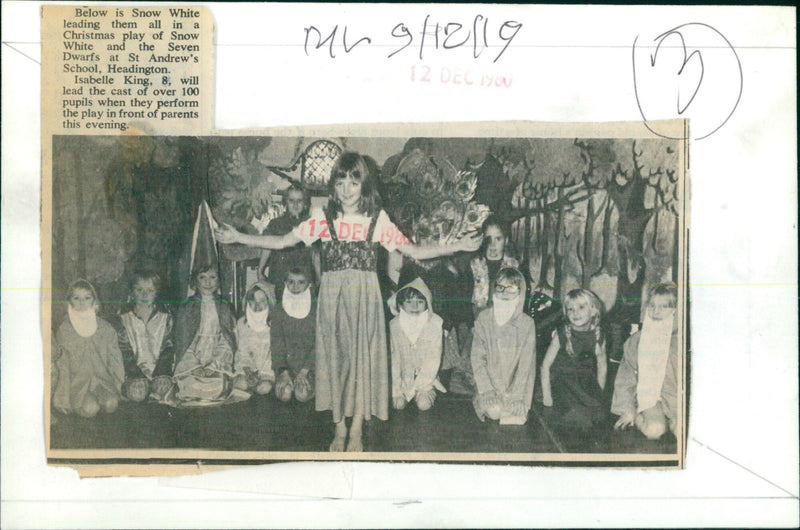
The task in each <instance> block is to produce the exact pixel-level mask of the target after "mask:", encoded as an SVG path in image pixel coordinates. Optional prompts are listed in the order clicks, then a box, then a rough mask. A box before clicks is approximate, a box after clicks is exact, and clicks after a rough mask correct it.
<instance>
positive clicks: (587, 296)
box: [563, 289, 605, 357]
mask: <svg viewBox="0 0 800 530" xmlns="http://www.w3.org/2000/svg"><path fill="white" fill-rule="evenodd" d="M575 300H584V301H585V302H586V303H588V304H589V305H591V306H592V307H594V309H595V313H594V315H592V322H591V325H590V329H592V330H594V336H595V347H594V349H595V355H600V353H601V348H602V347H603V345H604V341H603V332H602V330H601V329H600V319H601V318H602V317H603V311H604V310H605V307H604V306H603V302H602V300H600V298H599V297H598V296H597V295H596V294H594V293H593V292H592V291H590V290H589V289H573V290H571V291H570V292H568V293H567V296H566V297H565V299H564V305H563V310H564V317H566V316H567V302H570V301H575ZM564 336H565V337H566V338H567V343H566V344H565V345H564V347H565V348H566V350H567V353H568V354H569V355H570V356H573V357H574V356H575V349H574V348H573V347H572V325H571V324H570V322H569V318H567V325H566V326H564Z"/></svg>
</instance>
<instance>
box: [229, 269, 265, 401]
mask: <svg viewBox="0 0 800 530" xmlns="http://www.w3.org/2000/svg"><path fill="white" fill-rule="evenodd" d="M244 311H245V314H244V316H243V317H242V318H240V319H239V321H238V322H237V323H236V344H237V350H236V355H235V356H234V361H233V368H234V379H233V386H234V387H235V388H238V389H239V390H244V391H246V392H255V393H257V394H268V393H269V391H270V390H272V386H273V385H274V384H275V372H273V370H272V355H271V351H270V326H269V324H268V323H267V318H268V317H269V300H268V296H267V292H266V290H265V289H264V288H263V287H261V286H260V285H254V286H253V287H251V288H250V289H248V290H247V293H245V295H244Z"/></svg>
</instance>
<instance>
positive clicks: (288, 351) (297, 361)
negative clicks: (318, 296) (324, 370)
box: [272, 267, 317, 403]
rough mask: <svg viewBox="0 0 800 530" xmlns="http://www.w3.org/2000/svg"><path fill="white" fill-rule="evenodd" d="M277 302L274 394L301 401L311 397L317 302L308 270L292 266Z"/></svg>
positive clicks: (273, 325)
mask: <svg viewBox="0 0 800 530" xmlns="http://www.w3.org/2000/svg"><path fill="white" fill-rule="evenodd" d="M283 284H284V288H283V292H282V294H281V303H280V304H279V305H278V306H277V307H276V308H275V312H274V314H273V315H272V330H273V331H272V362H273V366H274V367H275V372H276V373H277V374H278V382H277V384H276V385H275V395H276V396H277V397H278V399H280V400H281V401H284V402H286V401H289V400H290V399H292V396H293V395H294V397H295V398H296V399H297V401H300V402H301V403H304V402H306V401H308V400H310V399H311V398H313V397H314V342H315V339H316V322H317V304H316V301H315V300H314V296H313V293H312V288H311V271H310V269H308V268H306V267H295V268H293V269H291V270H289V272H288V273H287V274H286V277H285V279H284V281H283Z"/></svg>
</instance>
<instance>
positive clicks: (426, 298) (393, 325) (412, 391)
mask: <svg viewBox="0 0 800 530" xmlns="http://www.w3.org/2000/svg"><path fill="white" fill-rule="evenodd" d="M389 308H390V309H391V310H392V312H395V314H396V315H397V316H396V317H395V318H393V319H392V321H391V322H390V323H389V336H390V340H391V346H392V349H391V352H392V405H393V406H394V408H395V409H397V410H400V409H403V408H405V406H406V404H408V403H410V402H411V401H416V404H417V408H418V409H419V410H428V409H430V408H431V407H432V406H433V402H434V400H435V399H436V392H435V390H434V388H435V389H437V390H439V391H440V392H446V390H445V388H444V386H442V383H440V382H439V379H438V378H437V377H436V373H437V372H438V371H439V363H440V362H441V359H442V318H441V317H440V316H439V315H437V314H436V313H434V312H433V309H432V306H431V291H430V289H428V286H427V285H425V282H424V281H422V280H421V279H420V278H416V279H415V280H414V281H412V282H411V283H409V284H408V285H406V286H404V287H403V288H402V289H400V290H399V291H397V293H395V294H394V295H393V296H392V298H390V299H389Z"/></svg>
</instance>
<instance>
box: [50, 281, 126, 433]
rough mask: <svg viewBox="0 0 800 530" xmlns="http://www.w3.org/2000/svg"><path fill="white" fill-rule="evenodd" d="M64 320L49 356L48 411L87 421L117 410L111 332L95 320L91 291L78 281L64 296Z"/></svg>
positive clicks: (118, 363)
mask: <svg viewBox="0 0 800 530" xmlns="http://www.w3.org/2000/svg"><path fill="white" fill-rule="evenodd" d="M67 301H68V302H69V305H68V306H67V318H66V319H65V320H64V322H63V323H62V324H61V326H59V328H58V331H57V332H56V342H55V349H54V350H53V362H54V368H55V370H54V375H56V376H57V377H55V378H54V379H56V381H55V391H54V395H53V406H54V407H55V408H56V409H57V410H59V411H60V412H63V413H64V414H69V413H75V414H78V415H80V416H83V417H84V418H91V417H93V416H95V415H96V414H97V413H98V412H100V411H101V410H102V411H103V412H106V413H111V412H114V411H115V410H116V409H117V406H118V405H119V400H120V397H121V390H122V382H123V380H124V379H125V368H124V367H123V364H122V355H121V354H120V351H119V345H118V344H117V333H116V331H114V328H113V327H112V326H111V324H109V323H108V322H106V321H105V320H103V319H102V318H99V317H98V316H97V309H98V301H97V292H96V291H95V289H94V286H93V285H92V284H91V283H89V282H88V281H86V280H77V281H75V282H73V283H72V285H70V286H69V290H68V292H67Z"/></svg>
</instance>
